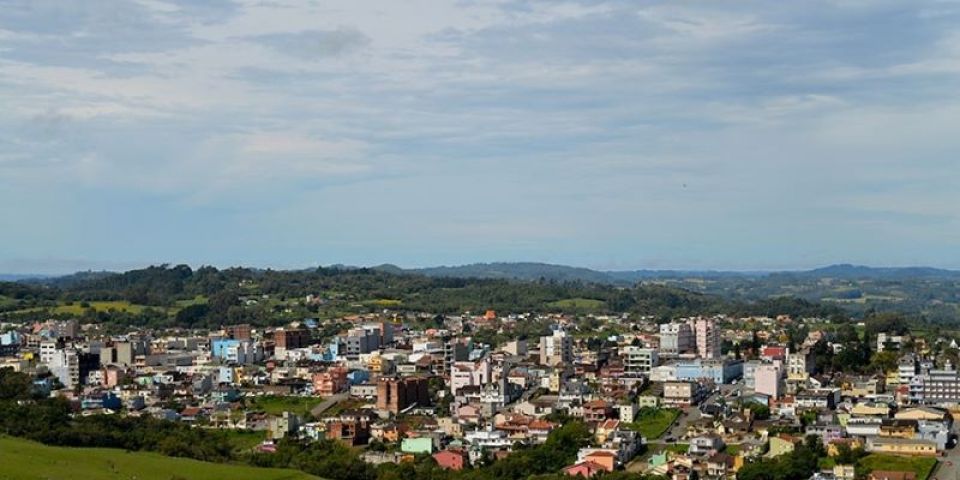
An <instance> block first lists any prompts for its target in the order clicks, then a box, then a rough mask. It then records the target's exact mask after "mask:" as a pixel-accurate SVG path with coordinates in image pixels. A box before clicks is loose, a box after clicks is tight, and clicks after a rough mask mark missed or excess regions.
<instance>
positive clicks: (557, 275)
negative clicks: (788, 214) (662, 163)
mask: <svg viewBox="0 0 960 480" xmlns="http://www.w3.org/2000/svg"><path fill="white" fill-rule="evenodd" d="M338 267H342V266H338ZM373 268H374V269H375V270H380V271H384V272H388V273H394V274H400V273H414V274H420V275H426V276H428V277H449V278H495V279H512V280H525V281H537V280H540V279H544V280H552V281H557V282H566V281H580V282H589V283H602V284H611V285H617V284H619V285H624V284H633V283H636V282H640V281H651V280H679V279H685V278H687V279H692V278H705V279H737V278H740V279H759V278H764V277H770V276H797V277H804V278H839V279H878V280H879V279H886V280H899V279H922V278H936V279H953V278H956V279H960V271H956V270H945V269H940V268H932V267H866V266H861V265H849V264H839V265H830V266H827V267H822V268H816V269H813V270H784V271H742V272H741V271H724V270H610V271H601V270H592V269H589V268H583V267H571V266H567V265H556V264H550V263H535V262H495V263H472V264H468V265H458V266H441V267H427V268H412V269H404V268H400V267H398V266H396V265H390V264H385V265H380V266H377V267H373Z"/></svg>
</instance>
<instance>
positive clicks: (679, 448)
mask: <svg viewBox="0 0 960 480" xmlns="http://www.w3.org/2000/svg"><path fill="white" fill-rule="evenodd" d="M663 449H664V450H665V451H667V452H673V453H687V450H690V445H689V444H686V443H673V444H670V445H664V447H663Z"/></svg>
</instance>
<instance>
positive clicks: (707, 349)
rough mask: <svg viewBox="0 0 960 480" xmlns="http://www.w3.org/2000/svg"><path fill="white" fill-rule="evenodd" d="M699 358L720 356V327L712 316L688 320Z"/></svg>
mask: <svg viewBox="0 0 960 480" xmlns="http://www.w3.org/2000/svg"><path fill="white" fill-rule="evenodd" d="M690 323H691V324H690V328H692V329H693V335H694V338H695V339H696V344H697V355H699V356H700V358H720V329H719V328H717V322H716V321H715V320H714V319H712V318H697V319H694V320H693V321H691V322H690Z"/></svg>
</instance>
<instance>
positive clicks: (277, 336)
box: [273, 328, 310, 352]
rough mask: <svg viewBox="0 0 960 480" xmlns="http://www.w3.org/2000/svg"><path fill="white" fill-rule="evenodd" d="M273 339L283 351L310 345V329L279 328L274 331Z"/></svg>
mask: <svg viewBox="0 0 960 480" xmlns="http://www.w3.org/2000/svg"><path fill="white" fill-rule="evenodd" d="M273 341H274V344H275V345H276V348H277V349H281V352H285V351H287V350H292V349H294V348H303V347H306V346H308V345H310V331H309V330H306V329H302V328H296V329H290V330H287V329H279V330H275V331H274V332H273Z"/></svg>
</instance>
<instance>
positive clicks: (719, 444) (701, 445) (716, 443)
mask: <svg viewBox="0 0 960 480" xmlns="http://www.w3.org/2000/svg"><path fill="white" fill-rule="evenodd" d="M723 447H724V444H723V440H722V439H720V437H719V436H717V435H701V436H699V437H694V438H692V439H690V448H689V449H688V450H687V451H688V452H689V453H690V454H691V455H709V454H714V453H716V452H719V451H720V450H723Z"/></svg>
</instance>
